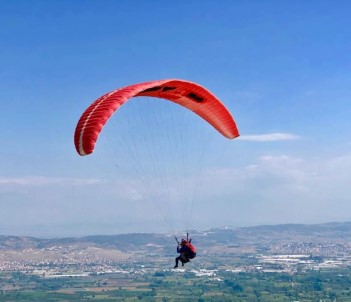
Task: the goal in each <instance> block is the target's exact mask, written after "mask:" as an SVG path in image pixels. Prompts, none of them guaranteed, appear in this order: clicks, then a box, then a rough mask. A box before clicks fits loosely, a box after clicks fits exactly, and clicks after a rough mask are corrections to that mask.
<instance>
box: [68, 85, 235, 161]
mask: <svg viewBox="0 0 351 302" xmlns="http://www.w3.org/2000/svg"><path fill="white" fill-rule="evenodd" d="M137 96H149V97H157V98H162V99H166V100H169V101H172V102H174V103H177V104H179V105H181V106H184V107H186V108H188V109H189V110H191V111H193V112H195V113H196V114H198V115H199V116H200V117H202V118H203V119H204V120H206V121H207V122H208V123H210V124H211V125H212V126H213V127H214V128H215V129H217V130H218V131H219V132H220V133H221V134H222V135H224V136H225V137H227V138H230V139H232V138H235V137H238V136H239V132H238V129H237V127H236V124H235V122H234V120H233V117H232V116H231V114H230V112H229V111H228V110H227V108H226V107H225V106H224V105H223V104H222V103H221V101H220V100H219V99H218V98H217V97H215V96H214V95H213V94H212V93H211V92H210V91H208V90H207V89H205V88H204V87H202V86H200V85H198V84H195V83H192V82H188V81H184V80H159V81H152V82H145V83H139V84H134V85H130V86H127V87H123V88H120V89H116V90H114V91H111V92H109V93H107V94H105V95H103V96H101V97H100V98H98V99H97V100H96V101H95V102H93V103H92V104H91V105H90V106H89V107H88V108H87V109H86V110H85V112H84V113H83V115H82V116H81V118H80V119H79V121H78V124H77V127H76V131H75V134H74V143H75V147H76V150H77V152H78V153H79V154H80V155H88V154H90V153H92V152H93V151H94V146H95V143H96V140H97V138H98V136H99V134H100V132H101V130H102V128H103V127H104V125H105V124H106V122H107V121H108V119H109V118H110V117H111V115H112V114H113V113H114V112H115V111H116V110H117V109H118V108H119V107H120V106H122V105H123V104H124V103H125V102H127V101H128V100H129V99H130V98H132V97H137Z"/></svg>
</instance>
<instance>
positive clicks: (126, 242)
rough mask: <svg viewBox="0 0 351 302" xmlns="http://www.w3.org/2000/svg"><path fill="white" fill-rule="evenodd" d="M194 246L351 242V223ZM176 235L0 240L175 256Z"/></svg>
mask: <svg viewBox="0 0 351 302" xmlns="http://www.w3.org/2000/svg"><path fill="white" fill-rule="evenodd" d="M191 236H192V237H193V241H194V243H196V245H197V246H198V247H201V248H202V249H206V248H209V247H213V246H219V247H220V246H226V247H228V246H231V247H235V246H244V245H245V246H250V245H252V246H259V245H265V244H267V243H270V242H276V243H279V242H286V241H299V242H318V241H327V240H333V241H335V240H336V241H351V222H331V223H325V224H313V225H306V224H281V225H261V226H254V227H238V228H230V227H223V228H215V229H210V230H207V231H193V232H192V233H191ZM175 244H176V243H175V241H174V238H173V235H169V234H168V235H167V234H152V233H132V234H120V235H112V236H106V235H100V236H86V237H81V238H54V239H39V238H33V237H25V236H0V250H24V249H30V248H32V249H44V248H50V247H53V246H81V247H88V246H89V247H91V246H93V247H99V248H108V249H118V250H120V251H122V252H139V251H144V252H150V253H152V252H153V251H158V252H159V251H160V250H162V252H163V253H168V252H169V253H173V254H174V245H175Z"/></svg>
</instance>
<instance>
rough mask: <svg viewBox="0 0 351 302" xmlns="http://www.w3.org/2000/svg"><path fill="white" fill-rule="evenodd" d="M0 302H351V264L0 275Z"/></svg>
mask: <svg viewBox="0 0 351 302" xmlns="http://www.w3.org/2000/svg"><path fill="white" fill-rule="evenodd" d="M0 288H1V290H0V301H6V302H9V301H36V302H40V301H43V302H44V301H95V302H98V301H102V302H107V301H130V302H132V301H162V302H163V301H198V302H200V301H213V302H215V301H218V302H223V301H238V302H251V301H252V302H254V301H255V302H292V301H299V302H309V301H311V302H312V301H321V302H322V301H323V302H327V301H338V302H348V301H351V269H350V270H345V269H343V270H341V269H338V270H326V271H308V272H303V273H296V274H285V273H263V272H252V273H230V272H226V271H217V272H216V276H211V277H209V276H196V275H195V274H194V273H192V272H186V271H185V272H175V271H156V272H153V273H145V274H143V275H141V274H138V275H134V274H132V273H131V274H128V275H125V274H123V275H122V274H101V275H95V276H87V277H62V278H42V277H38V276H33V275H26V274H23V273H2V274H1V275H0Z"/></svg>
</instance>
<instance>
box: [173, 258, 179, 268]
mask: <svg viewBox="0 0 351 302" xmlns="http://www.w3.org/2000/svg"><path fill="white" fill-rule="evenodd" d="M179 260H180V257H177V258H175V266H174V268H177V267H178V262H179Z"/></svg>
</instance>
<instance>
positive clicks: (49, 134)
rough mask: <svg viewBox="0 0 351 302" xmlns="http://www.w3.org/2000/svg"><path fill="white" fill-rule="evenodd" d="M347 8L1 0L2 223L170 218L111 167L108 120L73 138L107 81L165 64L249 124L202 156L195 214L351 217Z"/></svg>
mask: <svg viewBox="0 0 351 302" xmlns="http://www.w3.org/2000/svg"><path fill="white" fill-rule="evenodd" d="M350 15H351V4H350V3H349V1H323V0H322V1H313V0H312V1H229V0H228V1H177V3H171V2H168V3H167V2H165V1H156V0H154V1H141V0H140V1H0V20H1V24H2V25H1V28H0V41H1V47H0V100H1V105H2V117H1V119H0V129H1V130H0V141H1V148H0V207H1V211H0V233H2V234H26V235H36V236H61V235H85V234H92V233H94V234H102V233H103V234H113V233H121V232H131V231H137V232H138V231H160V232H164V231H169V229H167V227H165V226H164V224H163V223H162V222H160V220H161V219H160V217H159V216H158V215H157V214H156V213H155V212H157V211H155V209H154V208H153V207H154V204H153V203H152V202H151V203H150V201H148V200H147V197H146V195H143V193H142V192H139V191H138V190H136V188H135V182H136V181H137V179H134V180H133V179H132V176H130V178H128V181H126V180H125V179H123V177H122V176H123V175H121V173H120V171H121V170H118V169H117V170H116V169H115V168H113V167H114V166H115V165H119V164H120V163H119V162H117V163H116V162H114V163H113V164H111V162H112V158H113V155H112V154H111V153H109V151H106V150H105V149H104V148H103V146H106V145H108V144H109V138H112V136H113V131H114V130H113V124H112V123H111V125H110V126H109V128H108V129H107V131H106V135H104V137H103V139H102V143H101V146H102V147H101V148H100V149H99V150H96V152H95V153H94V155H92V156H90V157H86V158H82V157H80V156H78V155H77V153H76V151H75V149H74V145H73V133H74V129H75V126H76V123H77V121H78V118H79V117H80V115H81V114H82V112H83V111H84V109H85V108H86V107H87V106H88V105H89V104H90V103H91V102H92V101H94V100H95V99H96V98H97V97H99V96H100V95H102V94H104V93H105V92H107V91H111V90H113V89H115V88H117V87H121V86H126V85H129V84H133V83H137V82H144V81H149V80H154V79H164V78H179V79H186V80H190V81H193V82H197V83H199V84H200V85H203V86H205V87H207V88H208V89H210V90H211V91H212V92H213V93H214V94H215V95H217V96H218V97H219V98H220V99H221V100H222V101H223V102H224V103H225V105H226V106H227V107H228V109H229V110H230V111H231V112H232V114H233V116H234V118H235V120H236V122H237V125H238V128H239V130H240V133H241V138H240V139H238V140H233V141H228V142H227V141H225V142H223V141H221V142H220V143H218V144H220V148H222V146H224V145H225V152H224V153H223V154H224V155H223V156H221V159H220V160H219V161H217V165H215V164H213V165H211V166H209V165H208V163H207V162H206V163H205V165H207V166H204V167H203V168H202V170H201V173H202V174H203V175H202V177H203V178H204V179H207V181H208V182H207V183H211V185H208V186H205V187H202V188H201V191H202V197H201V198H200V200H199V201H198V204H197V205H198V208H197V209H196V220H195V222H194V223H193V224H192V227H194V228H198V229H206V228H210V227H215V226H221V225H233V226H243V225H256V224H276V223H318V222H329V221H345V220H350V219H351V214H350V213H351V200H350V193H349V184H350V183H351V176H350V173H349V171H350V168H351V152H350V148H351V136H350V133H351V123H350V121H349V120H350V116H351V103H350V96H351V93H350V87H351V55H350V53H351V31H350V28H351V20H350ZM111 142H112V140H111ZM119 143H120V142H119ZM227 143H228V144H227ZM114 146H116V145H114ZM140 146H141V147H142V148H144V147H145V146H144V145H143V144H141V145H140ZM217 148H218V146H217ZM98 151H99V152H98ZM212 151H213V150H212V149H209V154H208V156H209V157H210V158H212V157H213V158H216V154H215V153H213V154H212V153H211V152H212ZM217 158H218V156H217ZM211 162H212V161H211ZM131 164H132V163H131ZM128 165H129V162H128V161H124V162H123V166H124V168H127V167H128ZM136 196H137V198H136ZM168 202H169V203H171V201H168ZM166 204H167V202H166ZM167 215H168V214H167ZM174 215H175V216H177V215H178V213H174Z"/></svg>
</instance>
